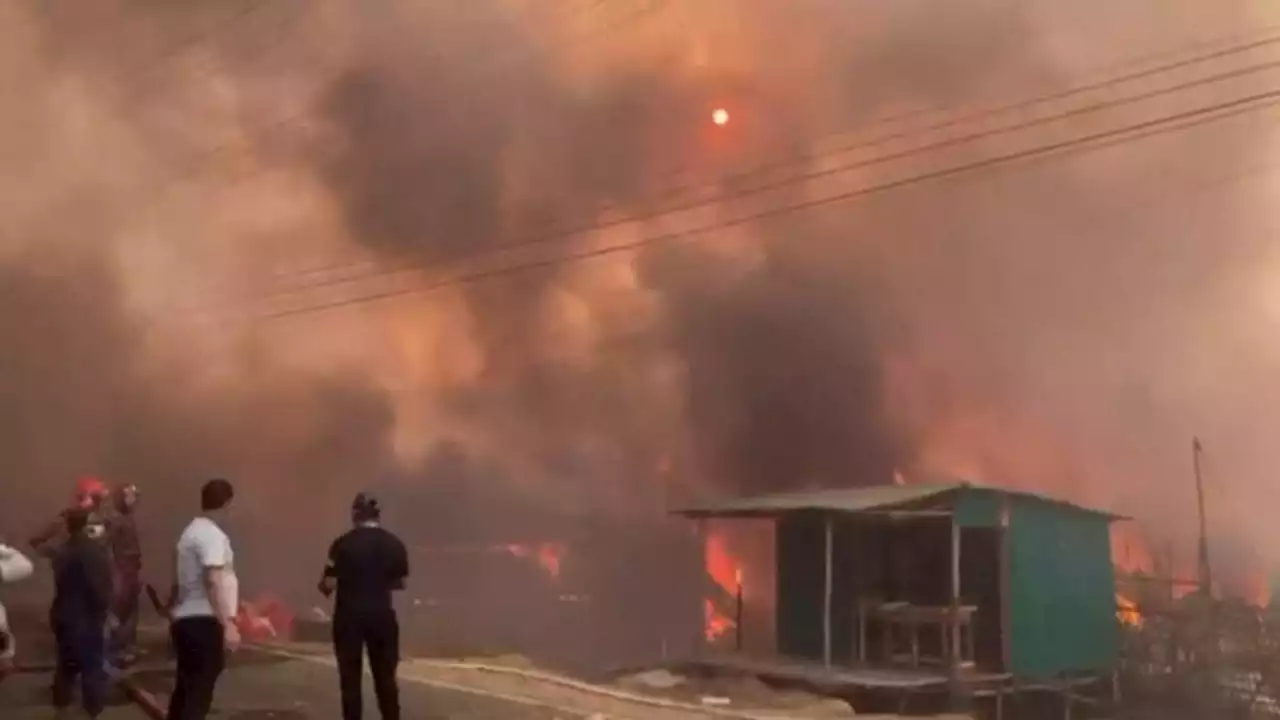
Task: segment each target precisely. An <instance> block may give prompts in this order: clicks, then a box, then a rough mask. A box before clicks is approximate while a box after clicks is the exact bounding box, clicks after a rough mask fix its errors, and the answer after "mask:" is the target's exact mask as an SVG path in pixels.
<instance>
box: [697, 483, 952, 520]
mask: <svg viewBox="0 0 1280 720" xmlns="http://www.w3.org/2000/svg"><path fill="white" fill-rule="evenodd" d="M964 487H966V485H965V484H964V483H960V482H956V483H931V484H927V485H873V486H870V487H859V488H835V489H830V490H813V491H809V492H792V493H780V494H776V495H758V496H755V497H747V498H731V499H728V500H722V501H719V502H709V503H702V504H698V505H694V506H691V507H688V508H683V509H680V510H676V511H675V513H676V514H677V515H684V516H685V517H750V516H768V515H777V514H779V513H785V512H797V511H801V510H827V511H831V512H869V511H873V510H888V509H892V508H896V507H900V506H903V505H910V504H912V503H917V502H923V501H925V500H928V499H930V498H933V497H937V496H939V495H943V494H946V493H949V492H953V491H956V490H960V489H963V488H964Z"/></svg>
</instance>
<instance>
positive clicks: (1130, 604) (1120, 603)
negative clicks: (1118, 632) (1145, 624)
mask: <svg viewBox="0 0 1280 720" xmlns="http://www.w3.org/2000/svg"><path fill="white" fill-rule="evenodd" d="M1116 618H1118V619H1119V620H1120V622H1122V623H1124V624H1125V625H1129V626H1131V627H1142V613H1140V612H1139V611H1138V605H1137V603H1135V602H1134V601H1132V600H1130V599H1129V598H1127V597H1125V596H1123V595H1121V594H1120V593H1116Z"/></svg>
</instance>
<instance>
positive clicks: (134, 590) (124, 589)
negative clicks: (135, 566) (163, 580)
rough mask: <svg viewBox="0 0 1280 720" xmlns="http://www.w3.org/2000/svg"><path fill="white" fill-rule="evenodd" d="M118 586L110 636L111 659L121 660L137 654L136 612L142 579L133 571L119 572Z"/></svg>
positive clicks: (138, 607)
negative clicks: (115, 623) (113, 622)
mask: <svg viewBox="0 0 1280 720" xmlns="http://www.w3.org/2000/svg"><path fill="white" fill-rule="evenodd" d="M119 578H120V584H119V586H118V587H117V588H116V602H115V608H114V610H113V614H114V615H115V616H116V621H117V623H118V624H117V625H116V629H115V631H114V632H113V633H112V634H111V646H110V650H111V657H112V659H114V660H121V659H123V658H126V657H131V656H133V655H135V654H137V651H138V612H139V610H140V609H141V602H140V601H141V600H142V579H141V577H140V576H139V575H138V573H136V572H133V571H121V572H120V574H119Z"/></svg>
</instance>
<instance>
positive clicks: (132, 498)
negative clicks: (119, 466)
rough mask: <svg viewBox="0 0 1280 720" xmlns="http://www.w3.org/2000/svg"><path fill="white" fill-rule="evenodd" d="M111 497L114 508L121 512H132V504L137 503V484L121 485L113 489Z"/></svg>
mask: <svg viewBox="0 0 1280 720" xmlns="http://www.w3.org/2000/svg"><path fill="white" fill-rule="evenodd" d="M112 497H113V498H114V499H115V505H116V510H119V511H120V512H122V513H130V512H133V508H134V506H135V505H137V504H138V486H137V485H133V484H129V485H122V486H120V487H118V488H116V489H115V492H113V493H112Z"/></svg>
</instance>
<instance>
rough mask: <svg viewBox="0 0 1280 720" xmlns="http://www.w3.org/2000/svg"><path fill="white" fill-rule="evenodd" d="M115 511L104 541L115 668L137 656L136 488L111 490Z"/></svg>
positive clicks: (139, 546) (139, 581) (139, 560)
mask: <svg viewBox="0 0 1280 720" xmlns="http://www.w3.org/2000/svg"><path fill="white" fill-rule="evenodd" d="M112 500H113V501H114V505H115V512H114V513H112V514H110V515H108V516H107V521H106V527H107V544H108V545H109V546H110V548H111V562H112V564H113V565H114V566H115V567H114V571H115V591H116V596H115V602H114V603H113V606H112V614H113V615H115V621H116V627H115V630H114V631H113V632H112V634H111V648H110V650H111V659H112V661H113V662H114V663H115V665H116V666H117V667H128V666H130V665H132V664H133V663H134V661H135V660H136V659H137V644H138V610H139V608H140V602H139V601H140V600H141V599H142V543H141V542H140V541H139V539H138V521H137V517H136V516H135V514H134V508H135V507H137V502H138V488H137V487H136V486H134V485H125V486H123V487H120V488H117V489H116V490H115V491H114V492H113V493H112Z"/></svg>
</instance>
